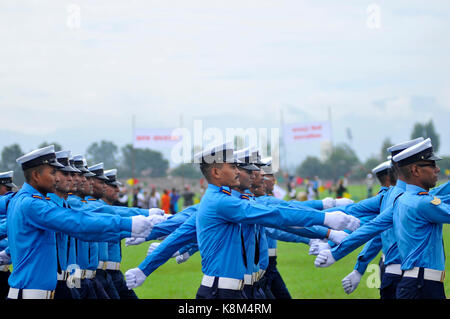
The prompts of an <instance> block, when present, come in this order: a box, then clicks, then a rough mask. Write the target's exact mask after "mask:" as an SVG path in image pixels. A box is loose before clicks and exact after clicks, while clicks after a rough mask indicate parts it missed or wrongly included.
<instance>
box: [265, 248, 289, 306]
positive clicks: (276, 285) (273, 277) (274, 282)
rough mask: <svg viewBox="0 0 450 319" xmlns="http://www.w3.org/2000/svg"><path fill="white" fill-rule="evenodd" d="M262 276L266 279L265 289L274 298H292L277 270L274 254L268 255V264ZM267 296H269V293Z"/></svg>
mask: <svg viewBox="0 0 450 319" xmlns="http://www.w3.org/2000/svg"><path fill="white" fill-rule="evenodd" d="M264 277H265V279H266V291H270V292H271V293H272V295H273V297H274V298H275V299H292V297H291V294H290V293H289V291H288V290H287V288H286V284H285V283H284V281H283V278H281V275H280V273H279V272H278V269H277V257H276V256H271V257H269V266H268V267H267V271H266V273H265V274H264ZM266 295H267V293H266ZM267 297H268V298H271V296H270V295H268V296H267Z"/></svg>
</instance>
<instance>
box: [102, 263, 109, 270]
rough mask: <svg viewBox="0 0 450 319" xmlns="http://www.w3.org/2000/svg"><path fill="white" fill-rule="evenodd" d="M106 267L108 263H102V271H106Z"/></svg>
mask: <svg viewBox="0 0 450 319" xmlns="http://www.w3.org/2000/svg"><path fill="white" fill-rule="evenodd" d="M107 266H108V262H107V261H104V262H103V265H102V270H106V269H107Z"/></svg>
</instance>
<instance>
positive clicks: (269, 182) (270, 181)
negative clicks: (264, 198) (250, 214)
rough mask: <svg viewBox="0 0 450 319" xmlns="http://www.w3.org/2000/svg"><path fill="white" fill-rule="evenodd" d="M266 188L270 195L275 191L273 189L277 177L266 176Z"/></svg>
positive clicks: (264, 178)
mask: <svg viewBox="0 0 450 319" xmlns="http://www.w3.org/2000/svg"><path fill="white" fill-rule="evenodd" d="M263 180H264V186H266V190H267V192H268V193H271V192H272V191H273V187H274V185H275V177H274V176H273V175H264V177H263Z"/></svg>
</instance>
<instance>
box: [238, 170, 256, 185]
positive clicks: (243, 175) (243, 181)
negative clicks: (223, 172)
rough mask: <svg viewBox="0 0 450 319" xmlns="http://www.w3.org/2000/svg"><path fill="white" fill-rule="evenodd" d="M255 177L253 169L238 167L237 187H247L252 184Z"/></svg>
mask: <svg viewBox="0 0 450 319" xmlns="http://www.w3.org/2000/svg"><path fill="white" fill-rule="evenodd" d="M254 179H255V175H254V174H253V171H248V170H246V169H243V168H240V169H239V184H240V185H239V188H240V189H249V188H250V186H252V184H253V181H254Z"/></svg>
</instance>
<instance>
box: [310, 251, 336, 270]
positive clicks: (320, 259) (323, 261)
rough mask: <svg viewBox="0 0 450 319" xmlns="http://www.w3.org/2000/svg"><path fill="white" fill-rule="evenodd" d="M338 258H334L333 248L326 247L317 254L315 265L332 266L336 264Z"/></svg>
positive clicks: (321, 266)
mask: <svg viewBox="0 0 450 319" xmlns="http://www.w3.org/2000/svg"><path fill="white" fill-rule="evenodd" d="M335 262H336V260H335V259H334V257H333V255H332V254H331V250H329V249H325V250H322V251H321V252H320V253H319V255H317V257H316V260H315V261H314V266H316V267H320V268H324V267H328V266H331V265H332V264H334V263H335Z"/></svg>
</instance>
